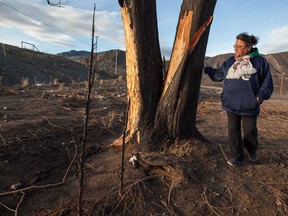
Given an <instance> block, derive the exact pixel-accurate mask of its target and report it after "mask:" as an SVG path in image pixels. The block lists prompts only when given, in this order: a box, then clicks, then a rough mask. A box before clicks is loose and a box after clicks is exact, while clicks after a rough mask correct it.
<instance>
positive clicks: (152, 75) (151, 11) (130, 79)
mask: <svg viewBox="0 0 288 216" xmlns="http://www.w3.org/2000/svg"><path fill="white" fill-rule="evenodd" d="M119 3H120V6H121V13H122V19H123V24H124V31H125V40H126V61H127V64H126V65H127V68H126V74H127V90H128V98H129V100H130V107H129V111H128V123H127V129H128V130H129V132H128V133H129V137H130V138H134V137H137V138H138V141H140V140H139V139H140V137H141V136H142V135H141V134H140V132H143V131H145V129H146V128H147V127H149V126H150V125H151V124H153V122H154V118H155V113H156V109H157V105H158V102H159V98H160V94H161V86H162V82H163V76H162V59H161V53H160V46H159V39H158V26H157V19H156V17H157V14H156V0H151V1H147V0H137V1H134V0H124V1H119Z"/></svg>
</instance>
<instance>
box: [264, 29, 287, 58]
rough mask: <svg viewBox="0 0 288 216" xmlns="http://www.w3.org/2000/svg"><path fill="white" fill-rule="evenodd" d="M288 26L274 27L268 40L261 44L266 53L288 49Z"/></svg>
mask: <svg viewBox="0 0 288 216" xmlns="http://www.w3.org/2000/svg"><path fill="white" fill-rule="evenodd" d="M287 38H288V26H283V27H281V28H278V29H274V30H273V31H271V32H270V33H269V34H268V38H267V41H266V42H265V43H264V44H262V45H261V50H262V52H263V53H265V54H269V53H277V52H283V51H288V40H287Z"/></svg>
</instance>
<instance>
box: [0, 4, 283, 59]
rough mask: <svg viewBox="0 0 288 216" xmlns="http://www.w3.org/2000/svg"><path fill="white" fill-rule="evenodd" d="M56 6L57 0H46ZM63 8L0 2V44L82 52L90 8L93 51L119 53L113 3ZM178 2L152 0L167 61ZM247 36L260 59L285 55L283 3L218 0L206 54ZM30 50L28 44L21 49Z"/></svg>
mask: <svg viewBox="0 0 288 216" xmlns="http://www.w3.org/2000/svg"><path fill="white" fill-rule="evenodd" d="M50 1H51V2H54V3H58V2H59V1H60V0H50ZM62 2H63V3H66V5H65V7H64V8H59V7H51V6H49V5H48V4H47V1H46V0H0V17H1V19H0V42H1V43H6V44H11V45H15V46H19V47H20V46H21V41H24V42H27V43H32V44H34V45H35V46H36V47H37V48H38V49H39V50H40V51H42V52H46V53H52V54H55V53H59V52H65V51H70V50H87V51H89V50H90V49H91V48H90V44H91V25H92V15H93V6H94V3H96V23H95V24H96V35H97V36H99V38H98V52H99V51H106V50H110V49H122V50H125V41H124V32H123V26H122V18H121V14H120V9H119V5H118V1H117V0H94V1H91V0H81V1H80V0H68V1H67V0H62ZM181 3H182V0H157V13H158V28H159V38H160V46H161V51H162V55H164V56H166V57H169V56H170V53H171V49H172V46H173V42H174V37H175V32H176V26H177V22H178V16H179V11H180V6H181ZM241 32H248V33H250V34H254V35H255V36H258V37H259V38H260V41H259V44H258V45H257V47H258V48H259V50H260V52H261V53H263V54H269V53H277V52H283V51H288V1H287V0H274V1H271V0H241V1H240V0H218V1H217V4H216V8H215V11H214V20H213V23H212V26H211V30H210V35H209V40H208V46H207V51H206V55H207V56H216V55H219V54H224V53H231V52H233V44H234V43H235V36H236V35H237V34H238V33H241ZM25 47H26V48H30V47H29V45H27V44H26V45H25Z"/></svg>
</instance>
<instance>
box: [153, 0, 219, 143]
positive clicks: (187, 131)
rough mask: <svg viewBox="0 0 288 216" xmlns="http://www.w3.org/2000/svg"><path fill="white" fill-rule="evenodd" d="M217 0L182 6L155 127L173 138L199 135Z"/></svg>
mask: <svg viewBox="0 0 288 216" xmlns="http://www.w3.org/2000/svg"><path fill="white" fill-rule="evenodd" d="M215 3H216V0H215V1H200V0H196V1H195V0H194V1H193V0H184V1H183V3H182V6H181V11H180V16H179V21H178V27H177V33H176V37H175V41H174V47H173V52H172V56H171V62H170V65H169V69H168V75H167V78H166V80H165V85H164V89H163V91H162V96H161V100H160V103H159V105H158V109H157V115H156V119H155V130H156V131H157V130H160V131H163V130H164V131H167V132H168V134H170V135H171V136H172V138H180V139H181V138H190V137H195V136H198V131H197V128H196V113H197V106H198V99H199V91H200V84H201V78H202V68H203V63H204V58H205V50H206V45H207V40H208V33H209V25H210V23H211V21H212V20H211V15H212V14H213V11H214V7H215ZM205 21H206V22H205ZM201 25H202V26H201ZM189 41H190V42H189Z"/></svg>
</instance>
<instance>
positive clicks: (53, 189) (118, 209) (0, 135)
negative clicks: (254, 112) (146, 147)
mask: <svg viewBox="0 0 288 216" xmlns="http://www.w3.org/2000/svg"><path fill="white" fill-rule="evenodd" d="M85 91H86V88H85V85H84V84H83V83H82V84H74V85H73V86H63V85H57V84H55V85H52V84H51V85H45V86H27V87H21V86H13V87H0V100H1V107H0V175H1V178H0V215H3V216H9V215H24V216H29V215H37V216H43V215H76V212H77V199H78V198H77V197H78V191H79V187H78V183H79V182H78V181H79V180H78V179H77V178H76V177H77V175H78V170H79V169H78V165H77V164H78V156H79V153H80V146H81V140H82V137H83V114H84V107H85ZM219 93H220V90H219V88H212V87H202V88H201V94H200V101H199V106H198V114H197V128H198V129H199V131H200V132H201V133H202V135H203V137H204V138H205V139H206V140H202V141H200V140H181V141H177V142H176V143H174V144H173V145H171V146H165V145H163V147H162V148H161V151H160V152H154V153H145V152H136V148H135V146H133V145H129V146H127V148H126V151H125V165H126V166H125V167H126V169H125V173H124V186H123V190H122V193H121V195H119V185H120V179H119V173H120V169H119V167H120V164H121V163H120V161H121V152H122V147H121V146H111V145H110V144H111V143H112V142H113V141H114V140H116V139H117V138H119V137H120V136H121V134H122V131H123V126H124V116H125V110H126V94H125V83H124V81H123V80H105V81H97V83H95V86H94V88H93V93H92V97H93V98H92V104H91V112H90V118H89V119H90V120H89V125H88V140H87V145H88V146H87V151H86V163H85V187H84V213H85V215H189V216H190V215H195V216H196V215H221V216H222V215H227V216H228V215H231V216H232V215H237V216H238V215H239V216H240V215H252V216H253V215H261V216H262V215H264V216H270V215H278V216H281V215H288V146H287V144H288V135H287V134H288V100H287V99H285V98H284V99H283V98H280V99H279V98H278V97H272V99H271V100H269V101H267V102H264V104H263V105H262V107H261V108H262V111H261V115H260V117H259V120H258V130H259V136H260V137H259V138H260V147H259V157H260V160H259V161H258V162H254V163H252V162H250V161H249V160H248V159H247V155H246V158H245V160H244V163H243V164H241V165H239V166H237V167H230V166H228V165H227V163H226V157H229V148H228V145H227V137H226V124H227V122H226V114H225V112H223V111H222V110H221V104H220V99H219ZM136 153H139V155H140V157H141V158H142V159H143V160H144V161H147V160H149V161H150V163H153V162H154V163H155V166H153V167H151V166H150V167H135V166H132V164H131V163H130V162H129V159H131V158H132V156H134V155H135V154H136ZM161 173H162V174H161Z"/></svg>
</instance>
